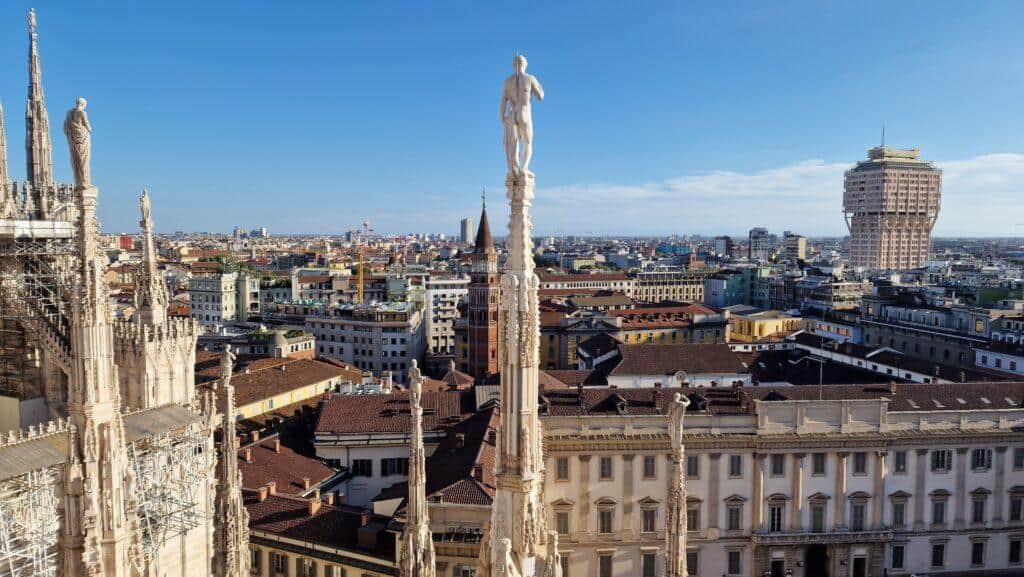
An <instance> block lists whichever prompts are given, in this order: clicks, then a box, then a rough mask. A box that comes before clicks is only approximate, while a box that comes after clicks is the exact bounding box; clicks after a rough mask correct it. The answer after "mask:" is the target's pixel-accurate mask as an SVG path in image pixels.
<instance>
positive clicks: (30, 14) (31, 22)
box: [28, 8, 36, 34]
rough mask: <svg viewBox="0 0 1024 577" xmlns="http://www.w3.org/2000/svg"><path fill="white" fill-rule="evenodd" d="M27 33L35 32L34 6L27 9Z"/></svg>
mask: <svg viewBox="0 0 1024 577" xmlns="http://www.w3.org/2000/svg"><path fill="white" fill-rule="evenodd" d="M28 33H29V34H35V33H36V9H35V8H29V9H28Z"/></svg>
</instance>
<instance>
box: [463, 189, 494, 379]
mask: <svg viewBox="0 0 1024 577" xmlns="http://www.w3.org/2000/svg"><path fill="white" fill-rule="evenodd" d="M469 279H470V280H469V295H468V302H467V308H466V310H467V312H468V316H469V323H468V337H469V374H471V375H473V377H474V378H477V379H486V378H487V377H490V376H491V375H494V374H497V372H498V299H499V292H500V291H499V287H500V281H499V279H498V253H497V252H495V250H494V240H493V239H492V238H491V226H490V224H489V223H488V222H487V205H486V204H484V207H483V211H482V212H481V213H480V228H479V229H477V231H476V243H475V248H474V250H473V264H472V268H471V270H470V275H469Z"/></svg>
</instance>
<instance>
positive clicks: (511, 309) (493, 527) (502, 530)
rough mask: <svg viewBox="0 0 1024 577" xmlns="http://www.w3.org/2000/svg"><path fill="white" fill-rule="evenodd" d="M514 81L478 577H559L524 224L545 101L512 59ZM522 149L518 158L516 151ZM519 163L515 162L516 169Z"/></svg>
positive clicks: (508, 86) (505, 106)
mask: <svg viewBox="0 0 1024 577" xmlns="http://www.w3.org/2000/svg"><path fill="white" fill-rule="evenodd" d="M515 64H516V74H514V75H513V76H510V77H509V78H508V79H507V80H506V81H505V84H504V88H503V90H502V106H501V112H502V120H503V121H504V123H505V145H506V149H505V151H506V155H507V160H508V165H509V172H508V175H507V176H506V178H505V188H506V193H507V195H508V199H509V223H508V236H507V237H506V238H507V240H506V247H507V248H508V259H507V260H506V263H505V264H506V271H505V273H504V274H503V275H502V276H501V291H500V294H501V297H500V305H499V310H498V319H499V322H498V325H499V326H500V327H502V329H501V330H503V331H504V334H505V336H504V338H503V339H499V340H500V342H501V345H500V346H501V354H499V355H498V356H499V359H500V369H499V373H500V375H501V393H500V399H501V409H500V411H501V420H500V424H499V428H498V436H497V448H496V456H495V462H494V473H495V478H496V481H497V483H496V484H497V489H496V490H495V495H494V506H493V507H492V511H491V520H490V524H489V528H488V538H487V540H486V541H485V542H484V543H483V545H482V546H481V552H480V559H479V566H478V571H477V575H478V576H479V577H558V572H559V569H560V567H558V566H557V565H558V563H559V561H558V554H557V553H558V552H557V543H553V542H551V541H550V539H551V534H550V533H549V532H548V530H547V513H546V511H545V505H544V475H545V471H544V450H543V436H544V435H543V430H542V427H541V422H540V411H539V408H538V402H537V400H538V397H539V396H540V363H539V357H540V349H539V346H540V344H539V343H540V317H539V313H538V309H539V306H538V300H537V291H538V288H539V284H540V283H539V281H538V280H537V275H536V274H535V272H534V263H533V250H532V246H533V243H532V240H531V234H532V229H533V225H532V223H531V220H530V206H531V205H532V204H533V197H534V179H533V175H532V174H531V173H530V172H529V170H527V168H528V166H529V162H530V152H531V148H530V143H531V141H532V135H533V134H532V131H533V124H532V120H531V118H530V99H531V97H532V96H534V95H536V96H537V97H538V98H541V97H543V92H542V90H541V88H540V83H538V82H537V80H536V79H535V78H533V77H532V76H529V75H527V74H526V58H525V57H522V56H517V57H516V60H515ZM520 144H522V145H523V153H524V154H523V155H522V157H520V154H519V145H520ZM520 159H521V161H520Z"/></svg>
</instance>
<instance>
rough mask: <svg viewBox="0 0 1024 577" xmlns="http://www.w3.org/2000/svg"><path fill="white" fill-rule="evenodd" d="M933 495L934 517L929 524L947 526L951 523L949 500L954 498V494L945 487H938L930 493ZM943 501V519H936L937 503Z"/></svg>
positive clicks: (937, 526) (938, 526)
mask: <svg viewBox="0 0 1024 577" xmlns="http://www.w3.org/2000/svg"><path fill="white" fill-rule="evenodd" d="M928 496H929V497H931V504H932V510H931V513H932V518H931V522H930V523H929V525H930V526H931V527H933V528H940V527H946V526H947V525H949V501H950V500H951V499H952V496H953V495H952V494H951V493H950V492H949V491H947V490H945V489H936V490H934V491H932V492H931V493H929V494H928ZM937 503H942V521H941V522H937V521H935V505H936V504H937Z"/></svg>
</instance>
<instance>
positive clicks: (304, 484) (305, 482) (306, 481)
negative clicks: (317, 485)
mask: <svg viewBox="0 0 1024 577" xmlns="http://www.w3.org/2000/svg"><path fill="white" fill-rule="evenodd" d="M309 486H310V481H309V477H303V478H302V488H303V489H305V490H307V491H308V490H309Z"/></svg>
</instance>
